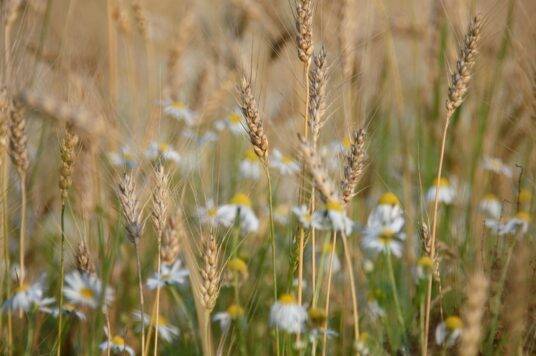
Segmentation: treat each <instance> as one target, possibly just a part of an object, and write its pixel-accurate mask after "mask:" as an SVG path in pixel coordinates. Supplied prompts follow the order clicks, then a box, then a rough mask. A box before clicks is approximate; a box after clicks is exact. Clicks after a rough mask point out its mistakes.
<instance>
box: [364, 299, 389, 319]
mask: <svg viewBox="0 0 536 356" xmlns="http://www.w3.org/2000/svg"><path fill="white" fill-rule="evenodd" d="M367 311H368V314H369V315H370V317H371V319H372V320H377V319H380V318H383V317H384V316H385V310H384V309H383V308H382V307H381V306H380V303H378V301H377V300H376V299H373V298H369V300H368V302H367Z"/></svg>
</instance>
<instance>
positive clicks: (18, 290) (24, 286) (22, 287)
mask: <svg viewBox="0 0 536 356" xmlns="http://www.w3.org/2000/svg"><path fill="white" fill-rule="evenodd" d="M29 288H30V287H29V286H28V285H27V284H26V283H22V284H21V285H20V286H18V287H17V288H15V293H24V292H26V291H27V290H28V289H29Z"/></svg>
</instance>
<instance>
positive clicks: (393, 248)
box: [363, 228, 405, 257]
mask: <svg viewBox="0 0 536 356" xmlns="http://www.w3.org/2000/svg"><path fill="white" fill-rule="evenodd" d="M404 237H405V235H404V234H397V233H395V232H394V231H393V230H391V229H389V228H387V229H377V228H372V229H366V230H365V235H364V236H363V247H364V248H365V249H368V250H371V251H373V252H375V253H380V252H388V251H389V252H390V253H391V254H393V255H394V256H396V257H400V256H402V248H403V245H402V241H403V240H404Z"/></svg>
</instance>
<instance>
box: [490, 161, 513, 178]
mask: <svg viewBox="0 0 536 356" xmlns="http://www.w3.org/2000/svg"><path fill="white" fill-rule="evenodd" d="M483 167H484V169H485V170H488V171H491V172H493V173H496V174H502V175H504V176H506V177H512V169H511V168H510V167H508V166H507V165H506V164H504V163H503V161H501V160H500V159H499V158H494V157H485V158H484V162H483Z"/></svg>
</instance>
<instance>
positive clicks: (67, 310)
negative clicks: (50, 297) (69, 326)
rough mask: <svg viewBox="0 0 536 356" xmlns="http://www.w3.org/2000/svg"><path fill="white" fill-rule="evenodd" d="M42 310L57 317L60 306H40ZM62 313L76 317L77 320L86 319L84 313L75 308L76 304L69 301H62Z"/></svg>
mask: <svg viewBox="0 0 536 356" xmlns="http://www.w3.org/2000/svg"><path fill="white" fill-rule="evenodd" d="M42 310H43V311H44V312H46V313H48V314H50V315H52V316H53V317H54V318H57V317H58V316H59V314H60V308H59V307H53V308H48V307H47V308H42ZM62 314H63V315H72V316H75V317H77V318H78V319H79V320H86V314H84V313H82V312H81V311H79V310H77V309H76V306H74V305H73V304H70V303H63V306H62Z"/></svg>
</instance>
